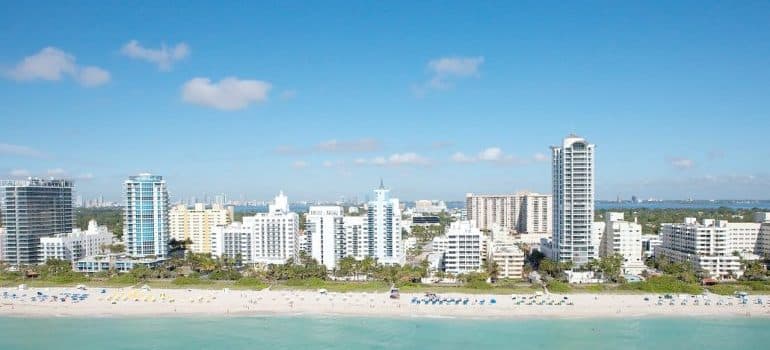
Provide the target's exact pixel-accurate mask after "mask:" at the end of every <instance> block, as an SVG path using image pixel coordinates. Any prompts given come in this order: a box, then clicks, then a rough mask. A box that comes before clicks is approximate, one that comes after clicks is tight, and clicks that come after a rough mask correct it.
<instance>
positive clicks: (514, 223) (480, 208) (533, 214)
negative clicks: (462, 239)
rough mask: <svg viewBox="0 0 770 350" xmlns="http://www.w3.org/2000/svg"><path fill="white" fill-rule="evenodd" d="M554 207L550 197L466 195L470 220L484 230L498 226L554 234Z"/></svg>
mask: <svg viewBox="0 0 770 350" xmlns="http://www.w3.org/2000/svg"><path fill="white" fill-rule="evenodd" d="M551 207H552V198H551V195H548V194H538V193H531V192H518V193H514V194H491V195H490V194H486V195H483V194H482V195H480V194H473V193H468V194H466V195H465V210H466V217H467V219H468V220H470V221H471V222H473V223H474V224H475V225H476V227H478V228H479V229H481V230H491V229H492V228H493V227H494V226H495V225H497V227H499V228H502V229H504V230H507V231H510V232H514V233H551V220H552V218H551V215H552V212H551Z"/></svg>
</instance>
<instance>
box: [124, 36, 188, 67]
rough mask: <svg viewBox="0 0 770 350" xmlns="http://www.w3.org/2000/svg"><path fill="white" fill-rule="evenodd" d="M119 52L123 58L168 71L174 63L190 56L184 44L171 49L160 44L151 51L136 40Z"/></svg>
mask: <svg viewBox="0 0 770 350" xmlns="http://www.w3.org/2000/svg"><path fill="white" fill-rule="evenodd" d="M120 52H121V53H122V54H123V55H125V56H128V57H131V58H135V59H139V60H143V61H147V62H150V63H153V64H155V65H157V66H158V69H160V70H163V71H168V70H170V69H171V67H172V66H173V65H174V63H175V62H177V61H180V60H183V59H185V58H186V57H187V56H189V55H190V47H189V46H187V44H185V43H179V44H176V45H175V46H172V47H167V46H166V44H162V45H161V46H160V48H157V49H151V48H146V47H143V46H142V45H140V44H139V42H138V41H136V40H131V41H129V42H128V43H126V44H125V45H123V48H121V49H120Z"/></svg>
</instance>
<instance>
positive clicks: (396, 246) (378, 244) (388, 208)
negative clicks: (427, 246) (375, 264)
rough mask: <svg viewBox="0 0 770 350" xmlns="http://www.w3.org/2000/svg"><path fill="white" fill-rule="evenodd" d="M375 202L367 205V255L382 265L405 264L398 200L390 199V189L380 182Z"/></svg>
mask: <svg viewBox="0 0 770 350" xmlns="http://www.w3.org/2000/svg"><path fill="white" fill-rule="evenodd" d="M374 196H375V197H374V198H375V199H374V200H373V201H370V202H369V203H368V204H367V205H366V220H365V221H364V235H366V239H365V241H366V243H367V246H366V248H365V249H366V255H367V256H371V257H374V258H375V259H377V260H378V261H379V262H380V263H382V264H389V265H390V264H403V263H404V261H405V259H406V257H405V255H404V252H402V251H401V250H402V249H401V208H400V206H399V201H398V199H397V198H390V189H387V188H385V186H384V185H383V184H382V181H380V187H379V188H377V189H375V190H374Z"/></svg>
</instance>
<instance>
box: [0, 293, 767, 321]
mask: <svg viewBox="0 0 770 350" xmlns="http://www.w3.org/2000/svg"><path fill="white" fill-rule="evenodd" d="M73 293H74V294H76V295H74V296H73V295H72V294H73ZM84 294H87V296H83V295H84ZM54 296H55V297H56V298H54ZM438 297H439V298H440V299H449V300H453V301H452V302H447V301H443V302H442V301H437V302H436V303H435V304H434V303H433V302H432V301H428V300H427V298H426V297H425V296H424V295H422V294H419V295H418V294H407V293H404V294H401V298H400V299H396V300H394V299H390V298H389V297H388V294H387V293H333V292H329V293H320V292H318V291H285V290H281V291H271V290H262V291H241V290H201V289H141V288H88V289H86V290H78V289H75V288H30V289H26V290H19V289H17V288H3V289H0V316H20V317H131V316H142V317H147V316H166V317H169V316H170V317H173V316H244V315H271V314H277V315H302V314H307V315H350V316H366V317H457V318H479V319H483V318H523V317H542V318H586V317H624V318H628V317H668V316H670V317H687V316H707V317H770V306H768V302H770V297H769V296H749V297H748V302H747V303H746V304H743V303H741V299H739V298H736V297H728V296H718V295H713V294H712V295H708V296H690V295H672V298H671V299H665V298H664V297H663V296H662V295H657V294H633V295H631V294H629V295H618V294H565V295H559V294H549V295H542V296H534V295H532V294H529V295H525V294H522V295H508V296H504V295H494V296H492V295H478V294H474V295H462V294H447V295H439V296H438ZM514 297H515V298H514ZM62 298H63V299H64V301H62ZM645 298H647V299H648V300H645ZM54 299H55V300H54ZM73 299H75V300H76V301H73ZM493 299H494V300H493ZM757 299H759V300H760V301H761V304H759V303H757ZM426 302H427V304H426ZM482 302H483V303H482Z"/></svg>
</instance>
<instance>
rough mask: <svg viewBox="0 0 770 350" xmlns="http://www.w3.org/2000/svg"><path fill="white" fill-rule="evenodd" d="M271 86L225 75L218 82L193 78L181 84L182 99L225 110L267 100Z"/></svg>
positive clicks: (236, 108)
mask: <svg viewBox="0 0 770 350" xmlns="http://www.w3.org/2000/svg"><path fill="white" fill-rule="evenodd" d="M271 87H272V86H271V85H270V83H268V82H264V81H260V80H240V79H238V78H236V77H227V78H224V79H222V80H220V81H219V82H218V83H212V82H211V80H209V79H208V78H193V79H191V80H189V81H188V82H186V83H185V84H184V86H182V100H184V101H185V102H189V103H192V104H196V105H200V106H205V107H211V108H216V109H220V110H225V111H232V110H238V109H243V108H246V107H248V106H249V105H250V104H252V103H260V102H264V101H266V100H267V94H268V92H269V91H270V88H271Z"/></svg>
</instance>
